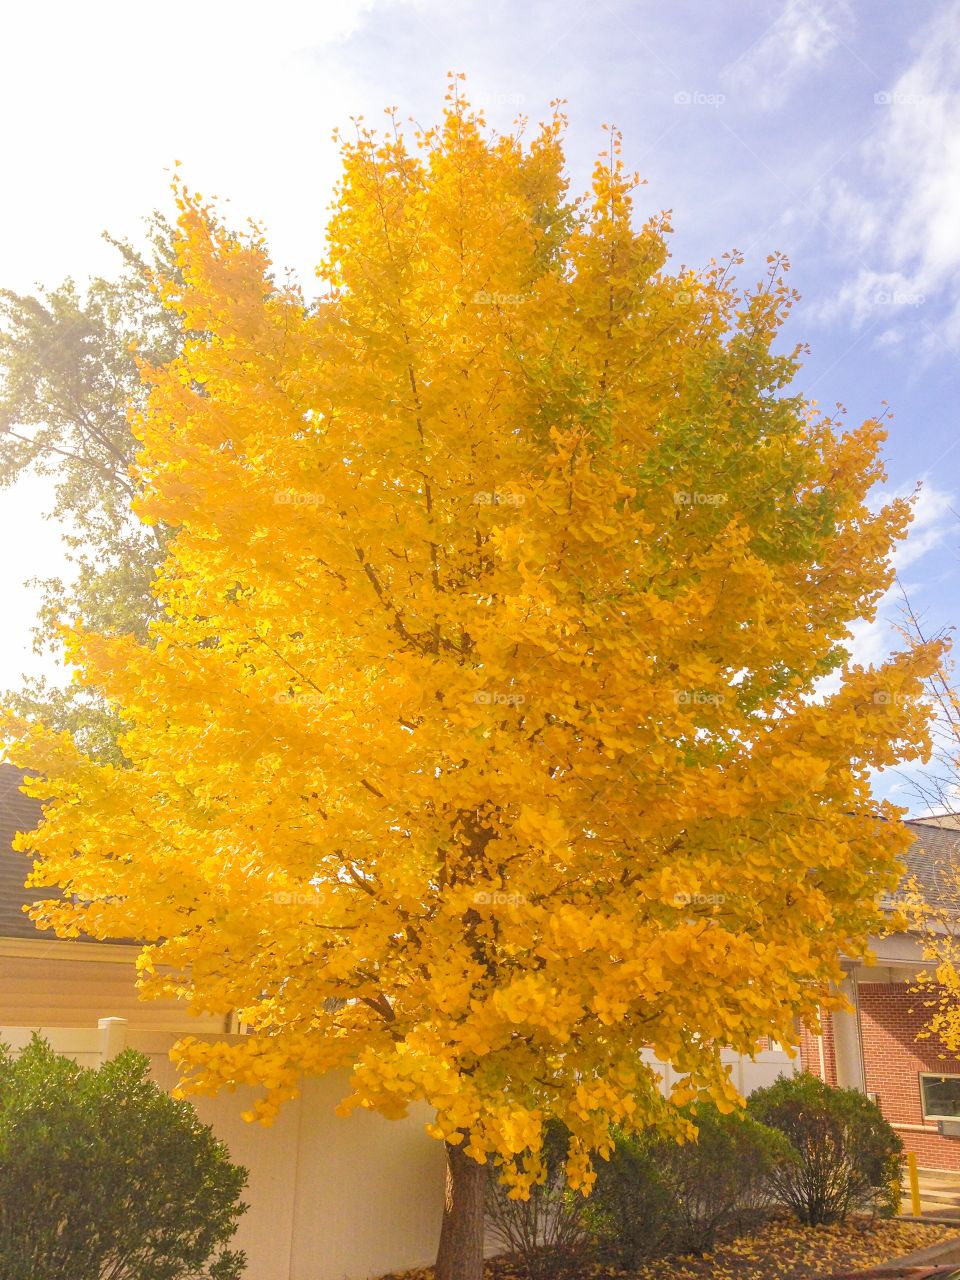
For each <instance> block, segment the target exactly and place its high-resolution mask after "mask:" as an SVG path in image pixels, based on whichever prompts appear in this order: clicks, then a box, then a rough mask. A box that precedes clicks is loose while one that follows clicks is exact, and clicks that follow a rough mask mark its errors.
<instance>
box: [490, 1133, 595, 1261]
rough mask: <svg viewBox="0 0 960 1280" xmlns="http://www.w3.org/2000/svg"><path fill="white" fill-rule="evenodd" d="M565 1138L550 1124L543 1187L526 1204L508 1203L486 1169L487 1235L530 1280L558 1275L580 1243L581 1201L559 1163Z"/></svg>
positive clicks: (498, 1181)
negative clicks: (520, 1265) (515, 1260)
mask: <svg viewBox="0 0 960 1280" xmlns="http://www.w3.org/2000/svg"><path fill="white" fill-rule="evenodd" d="M569 1136H570V1135H569V1132H568V1131H567V1129H566V1128H565V1127H564V1126H563V1125H562V1124H560V1123H559V1122H558V1121H556V1120H554V1121H550V1122H549V1123H548V1124H547V1127H546V1133H545V1135H544V1144H543V1146H544V1149H543V1154H544V1164H545V1165H546V1176H545V1178H544V1181H543V1182H541V1183H536V1184H535V1185H534V1186H533V1187H531V1188H530V1196H529V1199H527V1200H518V1199H511V1197H510V1195H509V1193H508V1188H507V1187H506V1186H505V1185H504V1183H503V1182H502V1181H501V1179H500V1176H499V1175H500V1170H499V1168H498V1167H497V1166H496V1165H494V1164H493V1163H492V1162H491V1163H490V1165H489V1166H488V1167H489V1170H490V1173H489V1180H488V1183H487V1197H486V1212H487V1223H488V1226H489V1228H490V1234H491V1235H492V1236H493V1237H494V1238H495V1239H496V1240H497V1241H498V1243H499V1244H501V1245H502V1246H503V1248H504V1249H505V1250H507V1251H508V1252H509V1253H512V1254H514V1255H516V1256H517V1257H518V1258H519V1259H520V1260H521V1262H522V1263H523V1266H524V1268H525V1269H526V1272H527V1275H528V1276H530V1278H531V1280H548V1277H551V1276H557V1275H559V1274H561V1273H562V1272H563V1270H564V1267H565V1265H566V1264H567V1263H568V1262H569V1260H570V1259H571V1256H572V1255H573V1253H574V1252H575V1251H576V1249H577V1248H578V1247H579V1246H580V1245H581V1244H582V1242H583V1239H584V1224H583V1219H584V1206H585V1204H586V1202H585V1200H584V1198H583V1196H582V1195H581V1194H580V1193H579V1192H577V1191H573V1190H571V1188H570V1187H569V1186H568V1184H567V1177H566V1173H565V1171H564V1162H565V1160H566V1156H567V1144H568V1141H569Z"/></svg>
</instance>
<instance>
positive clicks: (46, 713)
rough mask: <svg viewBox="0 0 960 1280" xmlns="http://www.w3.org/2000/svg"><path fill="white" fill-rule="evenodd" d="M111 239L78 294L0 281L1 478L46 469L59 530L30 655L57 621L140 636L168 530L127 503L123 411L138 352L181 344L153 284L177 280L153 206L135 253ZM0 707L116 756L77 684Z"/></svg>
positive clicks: (130, 488) (137, 395)
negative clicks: (65, 572) (104, 260)
mask: <svg viewBox="0 0 960 1280" xmlns="http://www.w3.org/2000/svg"><path fill="white" fill-rule="evenodd" d="M108 239H109V237H108ZM110 243H111V244H113V245H114V247H115V248H116V249H117V250H118V251H119V253H120V255H121V258H122V268H121V271H120V273H119V274H118V276H117V277H116V278H115V279H103V278H97V279H94V280H92V281H91V282H90V283H89V285H88V287H87V288H86V290H84V291H83V292H81V291H80V290H78V288H77V286H76V285H75V284H74V282H73V281H72V280H66V281H64V283H63V284H61V285H59V286H58V287H57V288H54V289H44V290H40V291H39V293H38V294H37V295H36V296H32V295H24V294H16V293H13V292H11V291H10V290H0V487H3V486H7V485H11V484H14V483H15V482H16V481H17V480H18V479H19V478H20V476H21V475H23V474H24V473H25V472H29V471H32V472H35V473H37V474H40V475H46V476H50V477H52V479H53V481H54V493H55V501H54V504H53V508H52V510H51V511H50V512H49V516H50V517H51V518H52V519H55V520H57V521H58V522H59V523H60V525H61V526H62V528H63V530H64V532H63V539H64V542H65V545H66V549H67V558H68V561H69V562H70V564H71V568H72V575H71V581H70V582H69V583H65V582H64V581H62V580H61V579H59V578H52V579H48V580H45V581H42V582H40V583H39V585H40V587H41V588H42V604H41V608H40V615H39V618H38V623H37V626H36V628H35V631H34V647H35V649H36V650H37V651H38V652H42V651H44V650H47V649H50V650H53V651H56V650H57V649H58V645H59V636H58V626H59V624H60V622H61V621H62V620H63V619H72V618H74V617H77V616H82V617H83V618H84V619H86V620H87V621H88V622H89V623H90V624H91V625H93V626H94V627H96V628H97V629H98V630H106V631H123V632H130V633H132V634H134V635H137V636H138V637H140V638H143V637H145V635H146V628H147V623H148V622H149V620H150V618H151V617H153V616H154V614H155V612H156V602H155V601H154V599H153V597H152V595H151V592H150V584H151V582H152V580H153V576H154V573H155V571H156V568H157V566H158V565H159V564H160V562H161V560H162V558H163V554H164V550H165V546H166V542H167V538H168V531H167V530H165V529H163V528H162V527H154V528H149V527H148V526H146V525H143V524H140V523H138V522H137V521H136V520H134V519H133V517H132V514H131V508H130V503H131V499H132V497H133V493H134V480H133V478H132V476H131V467H132V465H133V463H134V460H135V455H136V452H137V448H138V445H137V442H136V440H135V439H134V436H133V434H132V432H131V430H130V422H129V410H130V409H131V408H133V409H136V408H137V407H138V406H140V405H142V404H143V402H144V396H145V387H144V384H143V381H142V379H141V377H140V373H139V371H138V365H137V362H138V359H139V360H145V361H146V362H147V363H148V364H163V363H166V362H167V361H169V360H171V359H173V358H174V357H175V356H176V354H177V352H178V351H179V350H180V347H181V345H182V341H183V332H182V328H181V325H180V318H179V316H177V315H176V314H175V313H174V312H173V311H170V310H169V309H167V308H164V307H162V306H161V305H160V298H159V296H158V293H157V291H156V288H155V284H154V281H155V278H156V277H157V276H164V277H165V278H167V279H176V278H177V274H178V273H177V267H176V262H175V259H174V251H173V231H172V228H171V227H170V225H169V223H167V222H166V220H165V219H164V218H163V217H161V216H160V215H159V214H154V215H153V217H152V218H151V219H150V221H149V224H148V242H147V243H148V251H147V255H146V256H144V255H143V254H141V253H138V252H137V251H136V250H135V249H134V248H133V247H132V246H131V245H129V244H128V243H126V242H124V241H117V240H111V241H110ZM5 704H6V705H7V706H8V707H11V708H12V709H13V710H15V711H18V712H19V713H20V714H23V715H26V716H40V717H41V718H42V719H43V720H45V722H46V723H49V724H52V725H53V726H54V727H56V728H58V729H64V730H67V731H69V732H71V733H73V734H74V736H76V737H77V738H78V740H80V741H81V742H82V743H83V745H85V746H86V747H88V748H91V749H93V750H95V751H96V752H97V753H98V754H100V755H116V752H115V748H114V746H113V744H114V742H115V739H116V734H117V730H118V727H119V726H118V725H117V724H115V723H113V722H112V721H111V719H110V717H109V715H108V713H107V712H106V709H105V708H104V706H103V705H102V703H101V702H100V701H99V700H96V699H91V698H90V697H89V695H84V693H83V691H80V690H74V689H68V690H67V691H60V690H57V689H56V688H54V687H51V686H49V685H48V684H47V683H45V682H44V681H43V680H34V681H29V682H28V683H27V685H26V687H25V689H24V690H23V691H22V693H19V694H17V693H14V694H12V695H8V696H7V697H6V698H5Z"/></svg>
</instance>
